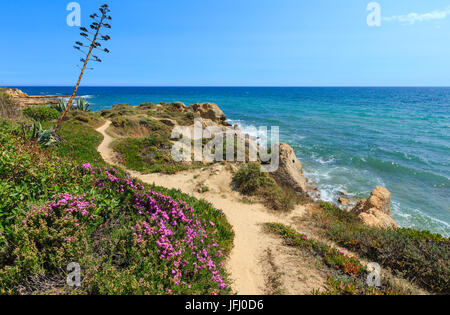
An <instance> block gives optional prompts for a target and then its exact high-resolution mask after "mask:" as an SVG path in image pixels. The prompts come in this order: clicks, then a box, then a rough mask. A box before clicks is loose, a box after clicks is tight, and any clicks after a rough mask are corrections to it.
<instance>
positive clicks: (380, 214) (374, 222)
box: [351, 186, 398, 229]
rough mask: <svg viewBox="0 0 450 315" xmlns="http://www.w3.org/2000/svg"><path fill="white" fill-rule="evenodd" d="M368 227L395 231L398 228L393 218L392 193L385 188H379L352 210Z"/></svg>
mask: <svg viewBox="0 0 450 315" xmlns="http://www.w3.org/2000/svg"><path fill="white" fill-rule="evenodd" d="M351 212H353V213H355V214H356V215H357V216H358V218H359V219H360V220H361V222H362V223H364V224H365V225H367V226H373V227H378V228H385V229H393V228H398V225H397V223H395V221H394V219H392V217H391V193H390V192H389V190H387V189H386V188H384V187H381V186H377V187H375V189H374V190H372V192H371V193H370V197H369V198H368V199H364V200H361V201H359V202H358V203H357V204H356V206H355V207H354V208H353V209H352V210H351Z"/></svg>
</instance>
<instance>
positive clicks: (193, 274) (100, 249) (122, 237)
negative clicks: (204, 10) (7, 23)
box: [0, 102, 450, 295]
mask: <svg viewBox="0 0 450 315" xmlns="http://www.w3.org/2000/svg"><path fill="white" fill-rule="evenodd" d="M195 118H202V122H203V125H204V126H216V127H219V129H220V130H222V131H224V130H225V129H226V128H227V127H230V126H229V124H228V123H227V120H226V115H225V113H223V111H221V110H220V108H219V107H218V106H217V105H215V104H212V103H199V104H193V105H191V106H186V105H184V104H183V103H180V102H176V103H160V104H153V103H144V104H141V105H139V106H130V105H128V104H117V105H115V106H113V107H112V108H111V109H107V110H102V111H101V112H84V111H80V110H72V111H70V112H69V113H68V115H67V118H66V120H65V121H64V122H63V124H62V126H61V129H60V131H59V132H60V136H61V137H62V138H64V141H63V142H59V143H56V144H54V145H52V146H49V147H45V148H43V147H39V145H38V144H37V143H33V142H31V143H30V142H29V141H28V140H27V138H24V137H22V136H19V135H23V134H24V132H25V133H26V132H27V131H26V130H27V129H26V127H24V126H26V124H27V123H29V122H28V121H26V120H25V121H21V123H22V124H23V125H22V127H20V125H14V122H10V121H3V120H0V128H1V130H2V132H1V133H0V147H1V149H2V152H4V153H3V154H2V155H1V156H0V162H1V163H0V180H1V184H2V185H1V186H2V187H6V190H0V194H1V196H2V201H3V203H2V204H1V205H0V207H1V208H0V210H2V211H0V216H2V217H1V218H2V220H0V232H1V235H2V237H3V236H4V237H6V238H7V239H8V240H9V241H8V242H7V243H5V244H3V243H1V242H0V249H2V247H1V246H5V248H4V250H3V251H1V252H0V293H6V294H39V293H49V292H56V293H58V294H70V293H72V294H73V293H79V294H102V293H101V292H107V293H110V294H230V293H238V294H312V293H313V294H337V295H340V294H342V295H344V294H429V293H445V292H448V289H449V287H448V283H447V281H448V276H449V270H450V266H449V262H448V259H447V258H448V253H449V246H450V242H449V240H448V239H446V238H444V237H442V236H440V235H436V234H431V233H429V232H426V231H415V230H412V229H404V228H399V227H397V225H396V224H395V222H393V220H392V218H391V217H390V193H389V192H388V191H387V190H386V189H384V188H382V187H377V188H376V189H375V190H374V191H373V192H372V194H371V196H369V197H368V199H367V200H362V201H360V202H359V203H358V204H357V206H356V207H354V209H352V210H346V209H341V208H339V207H337V206H336V205H333V204H330V203H327V202H322V201H321V200H320V198H319V196H318V195H317V191H316V192H315V191H314V188H313V187H311V186H312V185H311V183H309V182H308V180H307V179H306V177H305V176H304V174H303V166H302V164H301V162H300V161H298V159H297V157H296V156H295V153H294V150H293V149H292V147H290V146H289V145H287V144H280V168H279V169H278V170H277V171H276V172H275V173H274V174H271V175H268V174H267V173H264V172H262V170H261V165H262V164H263V163H261V162H256V163H244V162H225V161H223V162H216V163H210V162H207V161H202V162H199V163H197V164H196V163H194V162H192V163H184V162H176V161H174V160H173V159H172V158H171V154H170V151H171V146H172V144H173V141H174V139H172V137H171V131H172V129H173V128H174V127H175V126H190V127H192V126H193V123H194V119H195ZM48 119H49V120H48V121H42V122H41V123H42V124H43V125H44V128H48V127H50V126H52V124H54V121H52V120H51V119H52V118H48ZM232 129H234V130H236V135H239V136H244V137H245V138H249V137H247V136H246V135H245V134H244V133H243V132H242V131H240V130H239V128H238V127H236V126H234V127H232ZM202 140H205V141H206V140H208V141H209V140H210V139H202ZM202 143H203V141H202ZM250 145H255V146H257V144H255V143H253V140H252V139H248V141H246V148H248V146H250ZM246 162H247V161H246ZM23 165H27V167H26V168H24V167H23ZM30 183H32V184H30ZM17 191H18V192H19V195H20V198H18V197H17V193H16V192H17ZM10 192H14V193H10ZM314 192H315V193H316V195H314ZM154 202H155V203H156V204H157V205H158V207H159V208H158V209H160V210H161V209H162V210H163V211H167V212H166V213H167V214H169V219H167V218H166V217H165V216H164V215H162V216H161V218H160V219H161V221H160V220H157V221H155V220H153V219H152V218H151V216H149V213H153V212H154V210H155V209H156V208H151V209H153V210H151V211H150V210H148V209H147V207H153V206H154ZM35 205H40V206H39V207H36V206H35ZM76 205H80V206H81V207H82V209H81V210H82V211H81V212H79V213H78V212H77V211H71V212H70V213H69V214H70V215H69V219H70V220H69V221H70V222H69V223H70V224H69V223H68V222H67V218H66V217H67V214H66V211H65V210H66V208H67V209H72V208H73V207H76ZM72 206H73V207H72ZM190 207H192V208H190ZM149 209H150V208H149ZM219 209H220V210H219ZM147 210H148V211H149V213H147V212H146V211H147ZM180 211H181V212H180ZM48 213H52V214H53V215H52V216H51V217H47V216H46V214H48ZM159 214H163V213H162V212H157V214H156V215H157V216H159ZM183 215H185V217H186V215H188V216H187V217H186V220H185V221H183ZM75 220H76V221H75ZM72 222H74V223H76V224H71V223H72ZM158 224H163V225H164V228H163V226H159V225H158ZM168 227H170V229H171V230H170V233H171V234H168V235H169V237H166V236H165V235H163V236H164V237H163V238H162V239H158V238H155V235H154V234H153V232H152V231H167V228H168ZM44 231H45V233H44ZM186 231H188V232H189V231H193V232H194V233H200V232H201V235H203V236H204V237H205V238H204V239H202V241H203V242H200V241H199V242H198V243H195V246H197V247H198V249H199V250H201V251H203V249H204V250H205V251H206V253H207V256H205V257H206V258H205V259H207V261H206V260H205V259H203V256H202V257H200V256H198V255H197V256H196V255H193V254H192V253H191V252H190V251H189V250H187V251H186V252H185V251H183V250H181V252H179V253H180V254H178V251H175V252H176V253H177V254H176V255H175V252H173V253H172V252H170V253H169V254H173V255H175V256H174V257H178V256H177V255H179V257H180V258H181V259H185V260H186V261H187V262H188V263H187V264H186V265H183V264H180V263H179V261H178V260H177V259H172V258H171V257H172V256H170V255H169V256H167V257H169V260H166V257H164V258H163V259H161V250H163V248H162V247H161V246H169V247H167V248H172V247H170V246H174V247H173V248H174V249H177V250H178V249H184V248H189V244H190V243H189V244H187V243H186V244H185V243H184V242H185V241H186V240H190V239H194V238H192V235H191V234H189V235H187V238H184V237H181V238H180V235H181V236H184V235H185V234H184V233H185V232H186ZM170 235H173V236H170ZM50 240H58V242H53V241H50ZM156 241H157V242H156ZM158 244H160V245H161V246H160V245H158ZM176 246H181V247H179V248H178V247H177V248H175V247H176ZM37 248H39V250H34V249H37ZM30 249H32V250H30ZM158 249H159V250H160V252H159V253H158V251H157V250H158ZM196 252H197V251H196ZM9 253H18V256H17V257H18V258H17V257H16V256H14V255H12V254H9ZM55 253H56V254H55ZM2 255H3V256H2ZM46 255H47V256H46ZM49 255H52V257H56V258H55V260H52V261H50V262H49V263H48V264H49V266H50V267H47V265H42V264H40V265H39V266H38V265H36V268H35V269H36V271H32V274H31V275H30V274H29V268H28V265H25V264H24V263H22V262H23V261H29V260H26V259H28V258H29V257H32V258H33V261H48V259H47V258H48V256H49ZM55 255H56V256H55ZM128 257H132V258H133V257H135V258H136V259H131V260H130V259H129V258H128ZM74 259H75V260H74ZM125 259H127V261H126V263H125ZM65 260H68V261H80V262H81V264H82V266H83V270H85V271H84V272H85V273H84V274H83V277H84V279H85V280H83V281H85V283H86V286H83V287H81V288H76V289H71V288H67V287H66V286H65V284H64V283H65V282H64V279H65V276H64V275H61V274H59V273H58V272H55V270H58V269H57V266H61V265H64V263H63V262H64V261H65ZM181 261H183V260H181ZM368 261H372V262H377V263H379V264H380V265H381V267H382V268H383V269H382V270H383V279H382V284H381V286H380V287H377V288H375V287H368V286H367V285H366V284H365V279H366V276H367V270H366V268H367V267H366V266H367V262H368ZM194 263H195V264H200V266H201V267H202V268H201V269H197V268H194V269H193V268H191V266H193V265H195V264H194ZM203 263H208V265H209V266H210V267H211V268H213V269H212V270H209V269H208V268H204V265H203ZM213 265H214V266H215V267H212V266H213ZM167 266H169V267H170V268H169V269H168V268H167ZM33 270H34V269H33ZM171 270H173V272H171ZM99 271H100V272H101V275H102V276H101V277H97V276H96V275H97V274H98V272H99ZM33 272H34V273H33ZM212 272H213V273H212ZM417 274H421V277H420V279H418V278H417V277H416V275H417ZM61 279H62V280H61Z"/></svg>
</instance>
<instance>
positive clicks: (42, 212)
mask: <svg viewBox="0 0 450 315" xmlns="http://www.w3.org/2000/svg"><path fill="white" fill-rule="evenodd" d="M0 128H1V133H0V149H1V152H2V153H1V155H0V162H1V163H0V181H1V183H0V184H1V185H0V187H2V188H0V195H1V198H0V200H1V203H0V219H1V220H0V222H1V225H0V231H1V239H0V293H1V294H39V293H40V294H227V293H230V286H229V281H228V276H227V274H226V272H225V270H224V268H223V262H224V260H225V257H226V255H227V253H228V252H229V250H230V249H231V246H232V240H233V232H232V229H231V227H230V225H229V224H228V223H227V221H226V219H225V216H224V215H223V213H222V212H221V211H220V210H217V209H214V208H213V207H212V206H211V205H210V204H209V203H207V202H205V201H203V200H198V199H195V198H193V197H191V196H188V195H185V194H183V193H181V192H180V191H176V190H167V189H165V188H161V187H156V186H147V185H144V184H142V183H140V182H138V181H136V180H133V179H131V178H130V177H129V176H128V175H127V174H126V173H124V172H122V171H120V170H116V169H114V168H111V167H107V166H94V165H92V164H91V163H88V162H86V163H83V164H81V165H80V164H78V163H77V161H74V160H72V159H68V158H61V154H62V152H61V151H59V150H61V149H60V148H59V149H58V148H54V149H55V150H54V151H52V150H50V149H49V148H47V149H45V150H44V149H42V148H40V147H39V145H38V144H36V143H31V142H29V141H28V140H26V139H24V138H22V137H21V135H20V132H21V131H20V129H19V128H16V127H14V126H13V125H12V124H11V123H9V122H6V121H1V122H0ZM74 148H75V149H76V147H74ZM99 164H102V163H99ZM71 262H76V263H79V264H80V266H81V269H82V274H81V276H82V281H81V286H80V287H73V288H72V287H69V286H67V285H66V277H67V273H68V272H67V270H66V268H67V265H68V264H70V263H71Z"/></svg>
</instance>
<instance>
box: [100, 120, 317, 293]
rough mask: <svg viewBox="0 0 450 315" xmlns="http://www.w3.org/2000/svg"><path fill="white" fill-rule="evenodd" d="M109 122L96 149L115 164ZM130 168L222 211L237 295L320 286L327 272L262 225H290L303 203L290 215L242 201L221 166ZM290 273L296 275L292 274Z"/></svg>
mask: <svg viewBox="0 0 450 315" xmlns="http://www.w3.org/2000/svg"><path fill="white" fill-rule="evenodd" d="M110 124H111V123H110V122H109V121H108V122H107V123H105V124H104V125H103V126H102V127H100V128H98V129H97V131H98V132H99V133H101V134H102V135H103V137H104V140H103V142H102V143H101V144H100V146H99V147H98V151H99V152H100V154H101V155H102V157H103V159H104V160H105V161H106V162H108V163H110V164H113V165H114V164H117V158H116V157H115V153H114V152H113V150H112V149H111V148H110V144H111V142H112V141H113V140H114V139H113V138H112V137H111V136H110V135H108V133H106V130H107V129H108V127H109V126H110ZM128 172H129V173H130V175H132V176H134V177H136V178H139V179H141V180H142V181H144V182H146V183H149V184H153V183H154V184H156V185H158V186H163V187H167V188H176V189H180V190H181V191H183V192H185V193H188V194H191V195H194V196H196V197H198V198H203V199H205V200H207V201H209V202H211V203H212V204H213V206H214V207H216V208H218V209H221V210H223V211H224V213H225V215H226V216H227V219H228V221H229V222H230V224H231V225H232V226H233V229H234V232H235V239H234V248H233V250H232V252H231V254H230V257H229V259H228V262H227V271H228V272H229V273H230V274H231V278H232V280H233V290H234V291H235V292H236V293H237V294H242V295H255V294H273V293H277V292H272V291H274V290H275V289H273V290H272V289H270V287H274V286H275V287H277V288H276V291H280V292H278V293H281V291H282V292H283V293H284V294H307V293H309V292H311V291H312V290H313V289H318V288H321V287H322V286H323V284H324V281H325V279H326V276H325V275H322V274H321V272H320V270H314V268H312V269H310V266H308V265H306V264H304V263H303V262H304V260H302V258H301V257H298V253H297V252H296V250H295V249H292V248H291V249H289V250H290V252H289V250H288V249H287V248H286V247H285V246H283V245H282V241H281V240H280V238H278V237H275V236H272V235H270V234H267V233H265V232H264V231H263V227H262V224H263V223H266V222H280V223H285V224H290V223H292V219H293V218H298V217H301V216H302V215H303V213H304V212H305V208H304V207H303V206H298V207H297V208H296V209H294V210H293V211H292V212H289V213H275V212H273V211H269V210H268V209H267V208H265V207H264V205H262V204H260V203H252V204H249V203H244V202H243V201H242V196H241V195H240V194H239V193H238V192H236V191H233V189H232V186H231V182H232V173H231V171H229V168H228V167H227V166H226V165H223V164H216V165H214V166H211V167H208V168H206V169H204V170H200V169H197V170H189V171H185V172H180V173H177V174H175V175H164V174H141V173H139V172H136V171H132V170H128ZM202 186H208V188H209V191H208V192H205V193H200V192H199V188H200V187H202ZM268 253H269V255H268ZM291 274H294V275H295V276H294V277H292V276H291ZM275 280H276V281H275ZM270 282H272V284H271V283H270ZM274 282H280V283H275V284H274Z"/></svg>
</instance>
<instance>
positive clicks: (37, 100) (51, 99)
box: [2, 88, 67, 107]
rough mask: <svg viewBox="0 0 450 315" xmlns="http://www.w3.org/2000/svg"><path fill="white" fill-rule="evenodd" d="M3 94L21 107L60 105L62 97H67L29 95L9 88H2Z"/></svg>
mask: <svg viewBox="0 0 450 315" xmlns="http://www.w3.org/2000/svg"><path fill="white" fill-rule="evenodd" d="M2 92H3V93H5V94H6V95H8V96H9V97H10V98H11V100H12V101H13V102H15V103H16V104H18V105H19V106H20V107H27V106H38V105H48V104H58V103H59V100H60V99H61V98H62V97H67V96H63V95H28V94H26V93H24V92H22V91H21V90H19V89H9V88H2Z"/></svg>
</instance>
